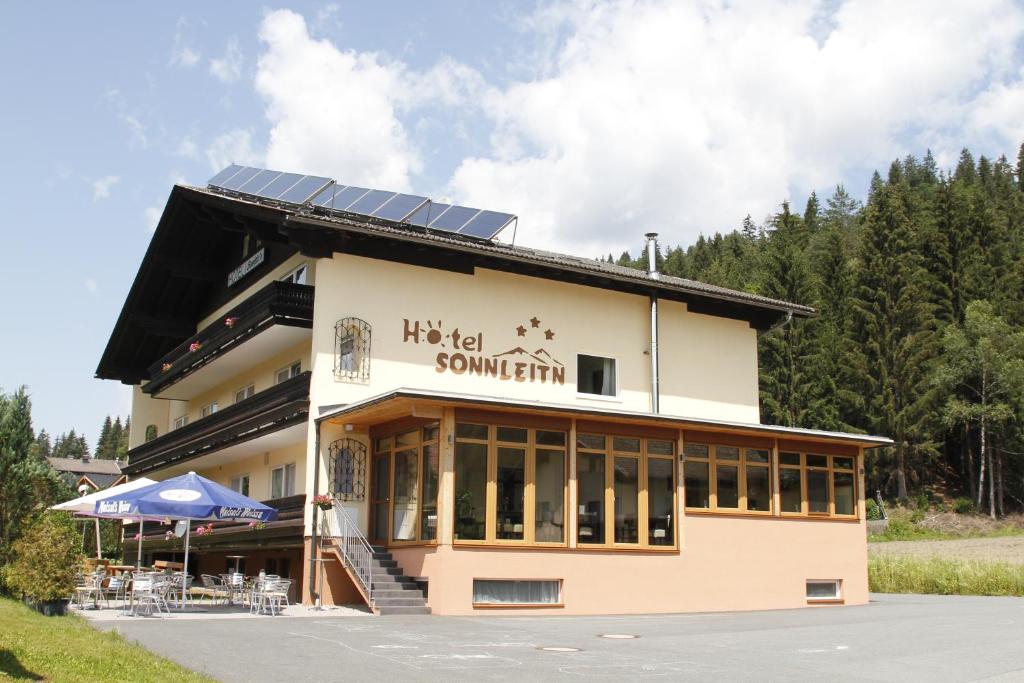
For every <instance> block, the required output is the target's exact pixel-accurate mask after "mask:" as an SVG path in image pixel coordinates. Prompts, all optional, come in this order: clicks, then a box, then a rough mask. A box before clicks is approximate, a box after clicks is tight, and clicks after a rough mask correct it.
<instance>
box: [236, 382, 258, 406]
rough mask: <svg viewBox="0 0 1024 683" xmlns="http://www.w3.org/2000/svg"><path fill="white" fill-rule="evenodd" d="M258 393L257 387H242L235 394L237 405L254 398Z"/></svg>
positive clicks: (253, 385) (252, 385) (251, 385)
mask: <svg viewBox="0 0 1024 683" xmlns="http://www.w3.org/2000/svg"><path fill="white" fill-rule="evenodd" d="M255 393H256V385H255V384H250V385H249V386H247V387H242V388H241V389H239V390H238V391H236V392H235V403H238V402H240V401H244V400H245V399H247V398H252V396H253V394H255Z"/></svg>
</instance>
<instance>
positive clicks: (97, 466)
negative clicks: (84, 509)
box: [46, 458, 123, 481]
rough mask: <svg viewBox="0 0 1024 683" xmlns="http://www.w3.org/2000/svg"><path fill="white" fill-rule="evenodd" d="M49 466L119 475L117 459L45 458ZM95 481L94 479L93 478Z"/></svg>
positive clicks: (80, 471) (86, 472) (82, 471)
mask: <svg viewBox="0 0 1024 683" xmlns="http://www.w3.org/2000/svg"><path fill="white" fill-rule="evenodd" d="M46 461H47V462H48V463H50V467H52V468H53V469H55V470H57V471H58V472H73V473H75V474H89V475H92V474H113V475H117V476H120V474H121V465H122V464H123V463H120V462H118V461H117V460H105V459H99V458H89V459H88V460H79V459H78V458H47V459H46ZM90 479H92V477H90ZM93 481H95V479H93Z"/></svg>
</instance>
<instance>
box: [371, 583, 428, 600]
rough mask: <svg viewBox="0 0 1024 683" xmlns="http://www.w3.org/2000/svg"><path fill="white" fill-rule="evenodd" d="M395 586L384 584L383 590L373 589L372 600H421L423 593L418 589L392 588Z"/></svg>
mask: <svg viewBox="0 0 1024 683" xmlns="http://www.w3.org/2000/svg"><path fill="white" fill-rule="evenodd" d="M394 585H396V584H391V583H386V584H384V587H383V588H377V587H374V589H373V597H374V599H377V598H378V597H380V598H409V597H415V598H422V597H423V591H421V590H419V589H418V588H392V587H391V586H394Z"/></svg>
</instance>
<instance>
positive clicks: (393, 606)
mask: <svg viewBox="0 0 1024 683" xmlns="http://www.w3.org/2000/svg"><path fill="white" fill-rule="evenodd" d="M372 547H373V581H372V583H373V589H372V590H371V591H370V594H371V595H372V599H371V602H372V604H371V607H372V608H373V611H374V612H376V613H377V614H381V615H384V614H430V608H429V607H427V599H426V598H425V597H423V591H421V590H420V588H419V586H418V585H417V584H416V582H415V581H413V580H412V579H411V578H409V577H408V576H405V575H404V574H403V573H402V569H401V568H400V567H399V566H398V562H396V561H395V560H394V559H393V558H392V557H391V553H390V552H388V550H387V548H385V547H383V546H379V545H375V546H372Z"/></svg>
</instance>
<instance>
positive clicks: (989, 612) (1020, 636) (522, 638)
mask: <svg viewBox="0 0 1024 683" xmlns="http://www.w3.org/2000/svg"><path fill="white" fill-rule="evenodd" d="M97 627H98V628H106V629H111V628H115V627H116V628H117V629H119V630H120V631H121V632H122V633H123V634H124V635H125V636H126V637H128V638H129V639H134V640H138V641H139V642H141V643H142V644H143V645H145V646H146V647H148V648H149V649H151V650H153V651H155V652H157V653H159V654H162V655H165V656H167V657H170V658H171V659H174V660H176V661H178V662H180V663H182V664H184V665H186V666H189V667H191V668H193V669H196V670H199V671H203V672H204V673H206V674H208V675H211V676H213V677H215V678H218V679H221V680H223V681H294V680H316V681H371V680H372V681H395V682H397V681H399V680H401V681H406V680H415V681H442V680H458V681H491V680H523V679H532V680H535V681H548V680H576V679H579V678H583V677H585V678H593V679H600V680H609V681H610V680H615V681H621V680H647V679H662V680H701V681H707V680H716V681H724V680H729V681H733V680H742V681H765V680H786V681H794V680H799V681H836V680H886V681H894V680H899V681H929V682H938V681H972V680H999V681H1021V680H1024V599H1018V598H975V597H941V596H910V595H876V596H873V602H872V603H871V604H870V605H867V606H864V607H846V608H838V609H836V608H826V609H805V610H790V611H777V612H754V613H729V614H692V615H672V616H636V617H559V616H555V615H550V614H547V615H544V616H538V617H504V618H503V617H434V616H428V617H378V618H374V617H370V618H367V617H354V618H345V617H325V618H301V619H290V618H284V617H278V618H269V617H268V618H266V619H261V620H245V621H224V620H221V621H165V622H161V621H158V620H140V621H133V622H130V623H124V622H120V623H117V624H113V623H106V624H97ZM608 634H611V635H620V636H621V635H633V636H638V637H637V638H632V639H626V638H615V639H612V638H602V637H601V635H608ZM545 647H550V648H556V649H555V650H545V649H542V648H545ZM563 648H565V649H566V650H563ZM569 648H572V649H573V650H569Z"/></svg>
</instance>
